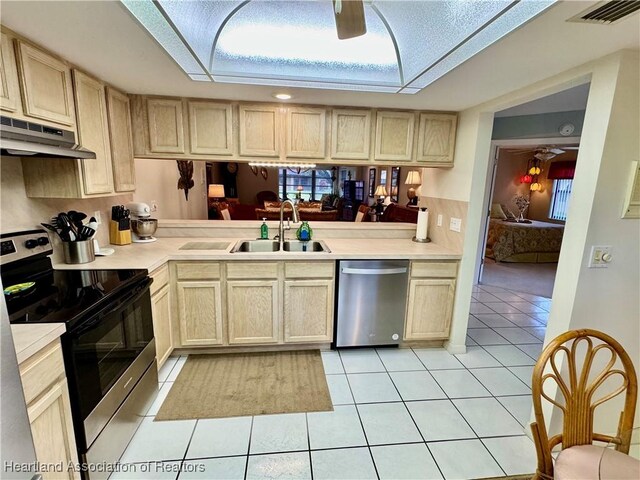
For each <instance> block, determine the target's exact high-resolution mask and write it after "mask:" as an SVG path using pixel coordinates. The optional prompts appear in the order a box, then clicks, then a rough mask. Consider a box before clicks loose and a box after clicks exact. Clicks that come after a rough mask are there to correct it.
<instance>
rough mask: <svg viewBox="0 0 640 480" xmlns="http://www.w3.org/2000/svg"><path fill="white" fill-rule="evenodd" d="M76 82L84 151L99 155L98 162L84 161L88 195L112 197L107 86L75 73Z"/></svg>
mask: <svg viewBox="0 0 640 480" xmlns="http://www.w3.org/2000/svg"><path fill="white" fill-rule="evenodd" d="M73 81H74V86H75V89H74V90H75V95H76V110H77V117H78V140H79V142H80V144H81V145H82V146H83V147H85V148H88V149H89V150H92V151H93V152H95V154H96V158H89V159H86V160H82V161H81V164H82V180H83V185H84V193H85V194H86V195H93V194H98V193H112V192H113V171H112V167H111V146H110V145H109V122H108V120H107V100H106V96H105V90H104V85H103V84H102V83H100V82H99V81H98V80H95V79H93V78H91V77H89V76H88V75H85V74H84V73H82V72H80V71H78V70H74V71H73Z"/></svg>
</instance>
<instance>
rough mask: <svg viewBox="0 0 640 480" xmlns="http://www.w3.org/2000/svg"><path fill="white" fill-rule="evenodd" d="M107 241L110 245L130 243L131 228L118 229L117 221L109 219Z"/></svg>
mask: <svg viewBox="0 0 640 480" xmlns="http://www.w3.org/2000/svg"><path fill="white" fill-rule="evenodd" d="M109 243H111V245H129V244H130V243H131V230H118V222H116V221H114V220H110V221H109Z"/></svg>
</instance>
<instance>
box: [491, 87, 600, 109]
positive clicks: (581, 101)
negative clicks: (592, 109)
mask: <svg viewBox="0 0 640 480" xmlns="http://www.w3.org/2000/svg"><path fill="white" fill-rule="evenodd" d="M589 87H590V84H589V83H584V84H582V85H578V86H577V87H573V88H569V89H567V90H563V91H562V92H558V93H554V94H553V95H548V96H546V97H542V98H539V99H537V100H533V101H532V102H527V103H523V104H522V105H516V106H515V107H511V108H507V109H506V110H501V111H499V112H496V114H495V116H496V117H517V116H519V115H537V114H540V113H553V112H571V111H575V110H585V109H586V108H587V98H588V97H589Z"/></svg>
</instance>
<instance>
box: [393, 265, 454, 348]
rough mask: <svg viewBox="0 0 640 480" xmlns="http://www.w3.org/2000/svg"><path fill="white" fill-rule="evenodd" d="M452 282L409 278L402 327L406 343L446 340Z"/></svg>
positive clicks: (439, 279) (447, 279)
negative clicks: (404, 317)
mask: <svg viewBox="0 0 640 480" xmlns="http://www.w3.org/2000/svg"><path fill="white" fill-rule="evenodd" d="M455 284H456V281H455V280H454V279H449V278H433V279H431V278H428V279H427V278H425V279H423V278H419V279H414V278H412V279H411V280H410V281H409V299H408V306H407V319H406V323H405V331H404V339H405V340H440V339H447V338H449V329H450V327H451V315H452V312H453V297H454V294H455Z"/></svg>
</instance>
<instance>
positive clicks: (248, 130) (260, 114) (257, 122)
mask: <svg viewBox="0 0 640 480" xmlns="http://www.w3.org/2000/svg"><path fill="white" fill-rule="evenodd" d="M279 110H280V108H279V107H276V106H271V105H240V108H239V113H240V115H239V129H240V155H245V156H255V157H278V156H280V129H281V126H280V123H281V118H280V111H279Z"/></svg>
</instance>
